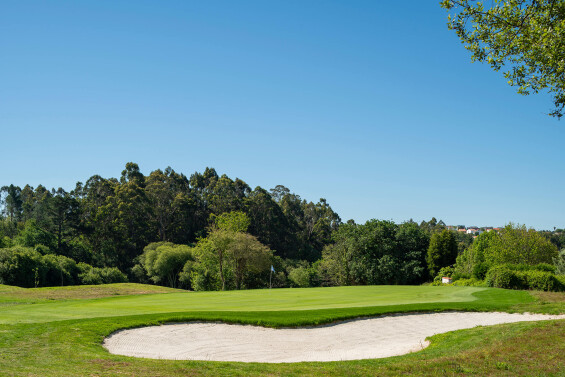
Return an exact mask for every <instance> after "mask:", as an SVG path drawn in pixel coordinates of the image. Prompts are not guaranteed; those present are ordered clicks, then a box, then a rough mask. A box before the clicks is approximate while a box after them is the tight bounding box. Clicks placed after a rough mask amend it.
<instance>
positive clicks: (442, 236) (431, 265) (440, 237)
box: [426, 230, 457, 277]
mask: <svg viewBox="0 0 565 377" xmlns="http://www.w3.org/2000/svg"><path fill="white" fill-rule="evenodd" d="M456 258H457V240H456V238H455V235H454V234H453V232H452V231H449V230H444V231H442V232H441V233H435V234H433V235H432V237H431V239H430V246H429V247H428V254H427V256H426V262H427V263H428V271H429V272H430V275H431V277H435V276H436V275H437V273H438V272H439V270H440V269H441V268H442V267H447V266H451V265H453V264H454V263H455V260H456Z"/></svg>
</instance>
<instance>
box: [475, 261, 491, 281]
mask: <svg viewBox="0 0 565 377" xmlns="http://www.w3.org/2000/svg"><path fill="white" fill-rule="evenodd" d="M488 269H489V265H488V263H486V262H481V263H477V264H476V265H475V266H474V267H473V277H474V278H476V279H480V280H483V279H484V278H485V277H486V276H487V272H488Z"/></svg>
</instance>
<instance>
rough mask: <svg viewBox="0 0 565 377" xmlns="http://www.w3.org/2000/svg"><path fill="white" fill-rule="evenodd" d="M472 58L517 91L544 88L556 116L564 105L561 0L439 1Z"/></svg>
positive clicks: (564, 11) (564, 29) (564, 23)
mask: <svg viewBox="0 0 565 377" xmlns="http://www.w3.org/2000/svg"><path fill="white" fill-rule="evenodd" d="M441 6H442V7H443V8H445V9H447V10H448V11H449V12H450V16H449V22H448V27H449V29H451V30H454V31H455V33H456V34H457V36H458V37H459V38H460V39H461V42H462V43H464V44H465V48H466V49H467V50H469V51H470V52H471V54H472V55H471V56H472V60H473V61H479V62H485V63H487V64H489V65H490V66H491V67H492V69H494V70H495V71H499V70H503V72H504V77H505V78H506V80H507V81H508V84H510V85H512V86H515V87H517V88H518V93H520V94H524V95H527V94H530V93H537V92H539V91H542V90H547V91H548V92H549V93H551V95H552V96H553V102H554V106H555V108H554V109H553V110H552V111H551V112H550V115H552V116H555V117H558V118H561V117H562V116H563V110H564V107H565V64H564V63H563V62H564V59H565V44H564V43H563V41H564V40H565V1H564V0H512V1H507V0H493V1H491V2H483V1H475V0H443V1H442V2H441Z"/></svg>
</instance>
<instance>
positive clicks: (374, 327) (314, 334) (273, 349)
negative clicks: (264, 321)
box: [104, 312, 565, 363]
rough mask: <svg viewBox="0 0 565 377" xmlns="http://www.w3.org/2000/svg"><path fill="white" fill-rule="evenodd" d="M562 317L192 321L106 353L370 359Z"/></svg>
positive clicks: (136, 337) (122, 337) (129, 337)
mask: <svg viewBox="0 0 565 377" xmlns="http://www.w3.org/2000/svg"><path fill="white" fill-rule="evenodd" d="M548 319H565V315H542V314H508V313H468V312H446V313H429V314H406V315H389V316H383V317H378V318H369V319H358V320H352V321H346V322H340V323H338V324H332V325H327V326H319V327H303V328H283V329H270V328H264V327H258V326H249V325H229V324H225V323H210V322H208V323H204V322H192V323H184V324H170V325H162V326H151V327H143V328H137V329H131V330H122V331H118V332H116V333H114V334H112V335H110V336H109V337H108V338H106V339H105V340H104V347H106V348H107V349H108V350H109V351H110V353H114V354H119V355H126V356H136V357H146V358H154V359H175V360H215V361H244V362H261V363H285V362H286V363H289V362H300V361H335V360H356V359H373V358H381V357H389V356H397V355H403V354H406V353H410V352H414V351H419V350H421V349H423V348H425V347H427V345H428V344H429V342H427V341H426V338H427V337H429V336H432V335H435V334H439V333H444V332H447V331H453V330H460V329H468V328H472V327H476V326H489V325H497V324H501V323H511V322H520V321H540V320H548Z"/></svg>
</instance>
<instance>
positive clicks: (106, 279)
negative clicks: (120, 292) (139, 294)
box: [77, 262, 128, 285]
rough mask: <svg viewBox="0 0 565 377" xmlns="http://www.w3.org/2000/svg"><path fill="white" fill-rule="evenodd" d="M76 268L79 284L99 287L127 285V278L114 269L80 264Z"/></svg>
mask: <svg viewBox="0 0 565 377" xmlns="http://www.w3.org/2000/svg"><path fill="white" fill-rule="evenodd" d="M77 267H78V269H79V270H80V271H81V272H80V273H79V275H78V278H79V279H80V282H81V284H85V285H99V284H112V283H127V281H128V278H127V276H126V275H125V274H124V273H123V272H121V271H120V270H118V269H117V268H116V267H104V268H98V267H92V266H91V265H89V264H86V263H82V262H81V263H79V264H78V265H77Z"/></svg>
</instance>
